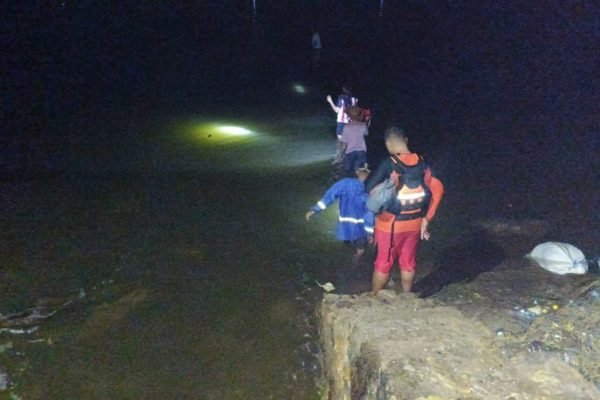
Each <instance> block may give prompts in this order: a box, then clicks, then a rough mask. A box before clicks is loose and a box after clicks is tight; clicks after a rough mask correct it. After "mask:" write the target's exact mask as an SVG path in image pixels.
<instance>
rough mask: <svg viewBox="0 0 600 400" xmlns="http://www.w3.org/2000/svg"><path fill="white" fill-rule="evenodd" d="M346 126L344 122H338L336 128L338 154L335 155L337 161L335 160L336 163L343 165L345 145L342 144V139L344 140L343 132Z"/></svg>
mask: <svg viewBox="0 0 600 400" xmlns="http://www.w3.org/2000/svg"><path fill="white" fill-rule="evenodd" d="M344 125H346V124H344V123H343V122H338V123H337V125H336V127H335V135H336V137H337V142H336V153H335V159H334V161H333V162H334V163H341V162H342V161H343V159H344V144H343V143H342V142H341V140H340V139H341V138H342V131H343V130H344Z"/></svg>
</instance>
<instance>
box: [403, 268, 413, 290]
mask: <svg viewBox="0 0 600 400" xmlns="http://www.w3.org/2000/svg"><path fill="white" fill-rule="evenodd" d="M414 279H415V270H412V271H410V272H409V271H402V270H400V283H401V284H402V290H403V291H404V293H408V292H410V289H411V288H412V285H413V281H414Z"/></svg>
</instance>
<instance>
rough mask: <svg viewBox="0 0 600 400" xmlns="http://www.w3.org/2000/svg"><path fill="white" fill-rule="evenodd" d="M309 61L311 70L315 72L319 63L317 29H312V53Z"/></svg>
mask: <svg viewBox="0 0 600 400" xmlns="http://www.w3.org/2000/svg"><path fill="white" fill-rule="evenodd" d="M310 61H311V68H312V70H313V72H316V71H317V70H318V69H319V64H320V63H321V35H319V32H317V31H314V33H313V35H312V55H311V60H310Z"/></svg>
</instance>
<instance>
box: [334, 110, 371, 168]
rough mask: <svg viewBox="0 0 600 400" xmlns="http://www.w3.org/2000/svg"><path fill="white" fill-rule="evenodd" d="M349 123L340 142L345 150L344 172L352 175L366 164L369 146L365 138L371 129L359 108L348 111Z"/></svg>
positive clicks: (345, 126)
mask: <svg viewBox="0 0 600 400" xmlns="http://www.w3.org/2000/svg"><path fill="white" fill-rule="evenodd" d="M346 115H347V116H348V123H347V124H346V125H344V128H343V129H342V135H341V138H340V142H341V143H342V147H343V149H344V170H345V171H346V172H347V173H348V174H350V173H353V172H354V171H355V170H356V169H357V168H359V167H360V166H362V165H365V164H366V161H367V144H366V142H365V136H367V135H368V134H369V128H367V124H366V122H365V113H364V111H363V110H362V109H361V108H360V107H358V106H351V107H348V108H347V109H346Z"/></svg>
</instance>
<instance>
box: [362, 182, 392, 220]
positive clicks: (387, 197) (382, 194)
mask: <svg viewBox="0 0 600 400" xmlns="http://www.w3.org/2000/svg"><path fill="white" fill-rule="evenodd" d="M394 183H395V182H394V179H393V178H392V177H389V178H387V179H386V180H385V181H383V182H381V183H380V184H378V185H377V186H375V187H374V188H373V189H372V190H371V192H370V193H369V197H368V198H367V208H368V209H369V210H371V211H373V212H374V213H376V214H377V213H380V212H382V211H385V210H386V209H387V208H388V207H389V206H390V205H391V203H392V202H393V201H394V199H395V198H396V186H395V184H394Z"/></svg>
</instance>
